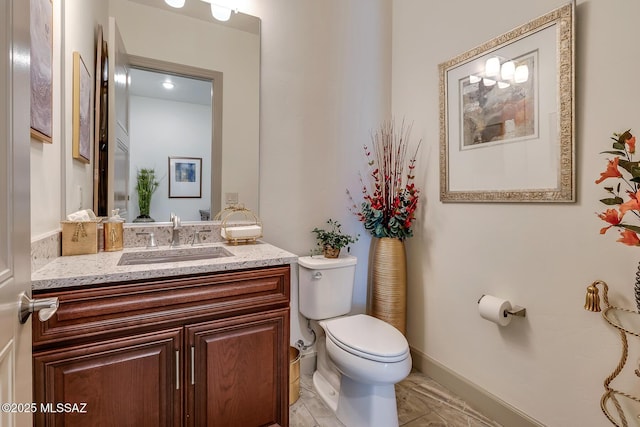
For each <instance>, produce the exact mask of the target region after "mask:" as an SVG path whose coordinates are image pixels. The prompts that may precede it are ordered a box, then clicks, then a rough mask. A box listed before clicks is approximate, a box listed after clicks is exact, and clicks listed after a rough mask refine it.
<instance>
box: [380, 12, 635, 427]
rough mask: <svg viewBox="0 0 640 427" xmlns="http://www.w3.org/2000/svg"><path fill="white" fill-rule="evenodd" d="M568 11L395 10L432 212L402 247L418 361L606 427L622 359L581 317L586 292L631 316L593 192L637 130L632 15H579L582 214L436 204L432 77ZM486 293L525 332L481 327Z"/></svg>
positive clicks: (546, 418)
mask: <svg viewBox="0 0 640 427" xmlns="http://www.w3.org/2000/svg"><path fill="white" fill-rule="evenodd" d="M562 4H564V2H563V1H561V0H544V1H536V2H526V1H519V2H513V1H506V0H488V1H485V2H468V1H466V0H452V1H447V2H426V1H423V0H403V1H395V2H394V8H393V58H394V61H393V89H392V93H393V103H392V105H393V107H392V110H393V112H394V114H396V115H406V116H407V117H411V118H413V119H415V120H416V123H415V127H414V130H415V131H416V132H418V133H420V134H422V136H423V138H424V142H425V145H424V147H423V150H422V153H421V158H420V160H419V161H418V167H419V172H418V178H417V179H418V183H419V184H420V186H421V187H422V188H424V190H425V191H424V194H425V196H426V204H423V205H422V207H421V210H420V213H419V217H420V222H419V223H420V226H419V230H418V233H417V235H416V237H415V238H413V239H411V240H410V241H409V242H408V245H407V249H408V253H409V270H410V271H409V283H410V288H409V309H408V310H409V322H408V328H407V329H408V335H409V341H410V343H411V345H412V346H413V347H414V348H416V349H417V350H419V351H421V352H423V353H424V354H426V355H427V356H428V357H429V358H431V359H433V360H435V361H436V362H439V363H441V364H443V365H444V366H446V367H447V368H449V369H451V370H453V371H454V372H456V373H457V374H459V375H461V376H462V377H464V378H466V379H467V380H469V381H471V382H472V383H474V384H476V385H478V386H480V387H482V388H484V389H486V390H487V391H489V392H490V393H492V394H494V395H495V396H497V397H498V398H500V399H502V400H504V401H505V402H507V403H508V404H510V405H512V406H514V407H516V408H518V409H520V410H521V411H523V412H525V413H526V414H528V415H529V416H531V417H533V418H534V419H536V420H538V421H539V422H541V423H543V424H545V425H549V426H556V427H565V426H603V425H606V424H607V421H606V419H605V418H604V416H603V414H602V413H601V411H600V408H599V399H600V395H601V394H602V392H603V387H602V381H603V380H604V378H605V377H606V376H607V375H609V373H610V372H611V371H612V370H613V368H614V367H615V366H616V363H617V361H618V358H619V351H620V347H619V345H618V339H617V338H616V335H615V333H614V332H612V329H611V328H609V327H608V326H606V325H605V323H604V321H603V320H602V318H601V317H600V316H598V315H595V314H592V313H588V312H586V311H584V310H583V308H582V306H583V304H584V293H585V292H584V291H585V287H586V286H587V285H589V284H590V283H591V282H592V281H593V280H595V279H604V280H606V281H608V282H609V283H610V284H611V285H612V286H613V291H612V292H613V294H614V296H613V297H612V298H615V299H616V301H618V302H619V304H621V305H623V306H625V307H629V308H633V307H634V303H633V281H634V278H635V270H636V268H637V262H638V259H639V253H638V249H637V248H629V247H626V246H624V245H621V244H619V243H615V239H616V238H617V237H616V236H617V233H615V232H614V233H611V234H610V235H609V236H605V237H603V236H600V235H599V234H598V231H599V229H600V227H601V220H600V219H598V218H597V217H596V215H595V212H600V211H602V208H603V205H601V204H600V203H599V202H598V200H599V199H600V198H602V197H604V195H603V191H602V189H601V187H600V186H596V185H595V184H594V180H595V179H596V178H597V177H598V176H599V172H600V171H601V170H603V169H602V168H603V165H604V156H603V155H601V154H599V152H601V151H603V150H606V149H609V147H610V145H609V142H610V140H609V136H610V135H611V133H612V132H614V131H623V130H626V129H628V128H635V129H636V130H640V117H639V116H638V108H637V105H636V104H637V102H636V100H637V99H638V95H639V92H640V89H639V88H638V85H636V84H635V80H636V78H637V70H638V69H640V57H639V56H638V55H637V54H636V52H637V51H638V47H637V38H636V37H635V36H634V35H633V30H631V28H634V26H635V22H636V20H637V17H638V16H640V4H639V3H636V2H630V1H626V0H591V1H578V4H577V37H576V39H577V53H576V99H577V102H576V168H577V188H578V191H577V199H578V201H577V203H574V204H556V205H554V204H455V203H449V204H443V203H441V202H440V201H439V187H438V185H439V169H438V168H439V167H438V138H439V136H438V68H437V66H438V64H439V63H441V62H444V61H445V60H447V59H450V58H453V57H455V56H456V55H458V54H460V53H462V52H464V51H466V50H468V49H470V48H472V47H475V46H477V45H479V44H480V43H482V42H484V41H487V40H489V39H491V38H493V37H495V36H497V35H499V34H501V33H504V32H506V31H508V30H510V29H512V28H514V27H516V26H518V25H520V24H522V23H525V22H527V21H528V20H530V19H532V18H535V17H537V16H539V15H542V14H544V13H546V12H549V11H551V10H552V9H554V8H556V7H558V6H560V5H562ZM483 293H487V294H494V295H496V296H501V297H504V298H508V299H510V300H511V301H513V302H515V303H517V304H519V305H522V306H524V307H526V308H527V318H526V319H522V320H521V319H516V320H515V321H513V322H512V323H511V325H510V326H509V327H507V328H502V329H501V328H498V327H497V326H496V325H494V324H492V323H489V322H486V321H484V320H483V319H481V318H480V317H479V315H478V312H477V304H476V302H477V300H478V298H479V297H480V296H481V295H482V294H483ZM632 344H633V343H632ZM636 360H637V359H636V358H631V361H632V364H633V363H635V361H636ZM632 369H633V368H632ZM628 374H630V375H631V376H633V373H632V372H629V373H628ZM635 390H636V394H637V388H636V389H635Z"/></svg>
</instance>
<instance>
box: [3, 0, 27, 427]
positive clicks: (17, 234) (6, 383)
mask: <svg viewBox="0 0 640 427" xmlns="http://www.w3.org/2000/svg"><path fill="white" fill-rule="evenodd" d="M0 50H1V51H2V52H1V55H0V405H2V406H1V407H0V426H2V427H8V426H16V427H22V426H30V425H31V423H32V421H31V414H29V413H28V412H25V411H28V410H29V408H26V407H25V405H21V404H25V403H27V404H28V403H30V402H32V401H33V397H32V392H31V382H32V381H31V321H30V320H29V321H27V322H26V323H25V324H20V322H19V321H18V304H19V299H20V294H21V293H22V292H26V293H27V295H30V293H31V282H30V279H31V266H30V252H31V250H30V241H31V236H30V215H29V212H30V200H29V197H30V196H29V192H30V189H29V151H30V150H29V145H30V136H29V126H30V124H29V114H30V107H29V102H30V95H29V91H30V89H29V88H30V83H29V1H25V0H0Z"/></svg>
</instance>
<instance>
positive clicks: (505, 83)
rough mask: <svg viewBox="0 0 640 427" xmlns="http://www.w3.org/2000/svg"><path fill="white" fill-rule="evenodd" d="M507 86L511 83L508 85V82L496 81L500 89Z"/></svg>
mask: <svg viewBox="0 0 640 427" xmlns="http://www.w3.org/2000/svg"><path fill="white" fill-rule="evenodd" d="M509 86H511V85H510V84H509V83H507V82H498V87H499V88H500V89H506V88H508V87H509Z"/></svg>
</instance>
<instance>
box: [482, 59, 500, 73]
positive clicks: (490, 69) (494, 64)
mask: <svg viewBox="0 0 640 427" xmlns="http://www.w3.org/2000/svg"><path fill="white" fill-rule="evenodd" d="M499 73H500V59H498V57H497V56H494V57H493V58H489V59H487V62H486V63H485V64H484V74H485V76H488V77H492V76H497V75H498V74H499Z"/></svg>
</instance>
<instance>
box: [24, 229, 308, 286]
mask: <svg viewBox="0 0 640 427" xmlns="http://www.w3.org/2000/svg"><path fill="white" fill-rule="evenodd" d="M215 246H222V247H224V248H225V249H226V250H227V251H229V252H231V254H232V256H228V257H221V258H209V259H203V260H193V261H180V262H163V263H154V264H140V265H118V262H119V261H120V257H121V256H122V255H123V253H128V252H146V251H149V252H152V251H154V250H163V251H164V250H167V249H169V248H168V247H166V246H165V247H161V248H159V249H145V248H126V249H124V250H123V251H117V252H98V253H97V254H91V255H76V256H64V257H59V258H56V259H55V260H53V261H51V262H50V263H48V264H47V265H45V266H44V267H42V268H40V269H38V270H37V271H35V272H34V273H33V274H32V275H31V288H32V289H33V290H36V291H41V290H51V289H61V288H68V287H78V286H90V285H95V284H105V283H112V282H122V281H131V280H142V279H153V278H162V277H171V276H183V275H188V274H201V273H212V272H217V271H230V270H239V269H247V268H256V267H268V266H273V265H283V264H291V263H294V262H296V260H297V259H298V257H297V255H294V254H292V253H290V252H287V251H285V250H282V249H280V248H277V247H275V246H273V245H270V244H268V243H264V242H260V241H259V242H258V243H256V244H245V245H229V244H227V243H213V244H205V245H201V246H196V247H194V248H203V249H205V248H211V247H215ZM191 248H192V247H191V246H188V245H184V246H182V247H180V248H177V249H178V250H184V249H190V250H191Z"/></svg>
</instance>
